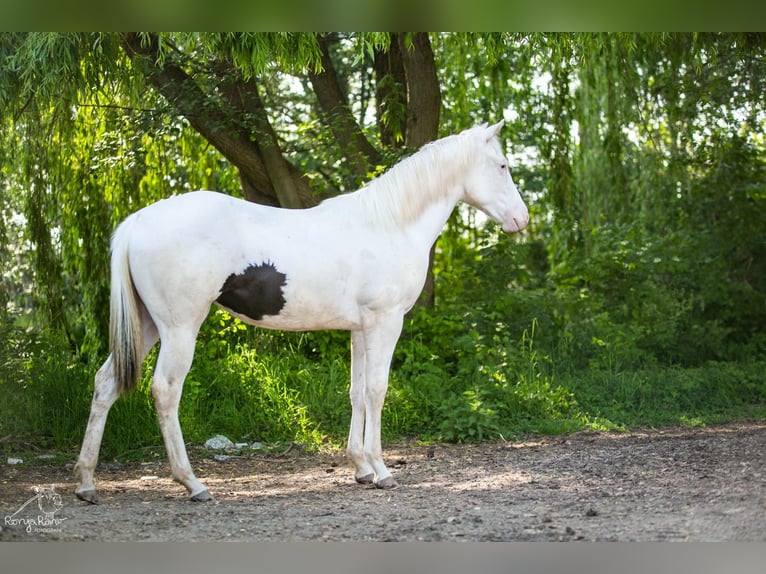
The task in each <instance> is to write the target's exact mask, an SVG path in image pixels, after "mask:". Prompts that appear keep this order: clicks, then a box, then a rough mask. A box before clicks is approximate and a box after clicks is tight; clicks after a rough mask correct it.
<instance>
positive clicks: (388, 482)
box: [375, 476, 399, 490]
mask: <svg viewBox="0 0 766 574" xmlns="http://www.w3.org/2000/svg"><path fill="white" fill-rule="evenodd" d="M375 486H377V487H378V488H383V489H385V490H388V489H389V488H396V487H397V486H399V483H398V482H396V479H395V478H394V477H393V476H387V477H386V478H384V479H383V480H379V481H378V482H376V483H375Z"/></svg>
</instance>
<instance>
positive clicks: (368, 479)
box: [355, 473, 374, 484]
mask: <svg viewBox="0 0 766 574" xmlns="http://www.w3.org/2000/svg"><path fill="white" fill-rule="evenodd" d="M373 478H374V475H373V474H372V473H370V474H365V475H364V476H357V477H355V480H356V481H357V482H358V483H359V484H372V480H373Z"/></svg>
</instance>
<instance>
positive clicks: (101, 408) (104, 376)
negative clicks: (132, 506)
mask: <svg viewBox="0 0 766 574" xmlns="http://www.w3.org/2000/svg"><path fill="white" fill-rule="evenodd" d="M119 396H120V392H119V390H118V389H117V381H116V380H115V378H114V372H113V368H112V356H111V355H109V358H107V360H106V362H105V363H104V364H103V365H102V366H101V368H100V369H99V370H98V372H97V373H96V382H95V385H94V389H93V400H92V401H91V407H90V418H89V419H88V427H87V429H86V430H85V436H84V437H83V441H82V448H81V449H80V457H79V458H78V459H77V465H76V466H75V472H76V473H78V474H79V475H80V484H79V485H78V486H77V488H76V489H75V491H74V493H75V494H76V495H77V498H79V499H80V500H84V501H86V502H90V503H91V504H95V503H96V502H97V501H98V499H97V497H96V486H95V484H94V483H93V471H94V470H95V468H96V462H97V461H98V451H99V449H100V447H101V438H102V437H103V435H104V426H105V425H106V417H107V415H108V414H109V409H110V408H111V407H112V405H113V404H114V402H115V401H116V400H117V397H119Z"/></svg>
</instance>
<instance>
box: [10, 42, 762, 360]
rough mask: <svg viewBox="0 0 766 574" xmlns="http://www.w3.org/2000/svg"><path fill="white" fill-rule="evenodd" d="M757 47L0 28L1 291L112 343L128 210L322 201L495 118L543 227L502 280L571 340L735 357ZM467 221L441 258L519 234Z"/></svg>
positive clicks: (467, 264)
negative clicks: (531, 295) (195, 202)
mask: <svg viewBox="0 0 766 574" xmlns="http://www.w3.org/2000/svg"><path fill="white" fill-rule="evenodd" d="M765 51H766V48H765V47H764V37H763V35H760V34H553V35H545V34H529V35H522V34H424V33H401V34H398V33H376V34H371V33H359V34H308V33H302V34H292V33H290V34H279V33H268V34H265V33H253V34H228V33H220V34H218V33H217V34H207V33H205V34H191V33H173V34H165V33H163V34H154V33H123V34H115V33H87V34H37V33H31V34H3V35H2V36H0V72H1V73H0V108H1V109H2V110H3V116H2V122H3V130H2V136H0V139H1V141H0V157H1V158H2V160H3V161H2V175H1V177H2V191H1V192H0V201H1V202H2V206H3V208H4V212H5V213H6V214H9V216H7V217H6V218H5V219H4V220H3V226H2V227H0V239H1V240H2V241H3V243H4V244H14V245H15V248H14V249H12V250H6V251H5V253H4V254H3V256H2V258H0V263H2V265H3V267H4V270H5V271H4V284H3V285H4V287H3V298H4V299H5V302H9V303H11V304H17V307H27V308H28V307H30V306H36V307H37V308H38V309H39V310H41V312H42V316H44V317H46V319H45V322H46V324H49V325H50V326H52V327H53V328H55V329H61V330H62V331H63V332H64V333H66V335H67V337H68V338H69V340H70V342H71V344H72V346H73V347H74V348H77V349H81V350H84V351H87V352H88V353H91V354H94V353H95V354H97V353H101V352H102V351H103V345H104V341H105V340H106V337H105V335H104V329H105V326H106V324H107V320H106V313H107V311H106V309H107V308H108V305H107V301H108V288H107V287H108V285H107V284H108V258H107V253H106V246H107V245H108V238H109V234H110V233H111V231H112V229H113V228H114V226H115V225H116V223H117V222H118V221H120V220H121V219H122V218H124V217H125V216H126V215H127V214H128V213H130V212H131V211H134V210H135V209H138V208H140V207H141V206H143V205H146V204H147V203H150V202H152V201H155V200H157V199H160V198H162V197H166V196H168V195H170V194H172V193H177V192H182V191H184V190H187V189H194V188H212V189H218V190H220V191H224V192H227V193H231V194H235V195H241V196H243V197H245V198H246V199H249V200H251V201H257V202H260V203H263V204H266V205H279V206H282V207H288V208H300V207H306V206H309V205H313V204H315V203H317V202H318V201H321V199H323V198H324V197H328V196H331V195H333V194H336V193H341V192H344V191H348V190H352V189H356V188H357V187H359V186H360V185H361V183H362V182H363V181H365V180H366V179H368V178H369V177H370V176H372V175H374V174H375V173H377V172H379V171H380V170H382V169H384V168H385V167H387V166H388V165H390V164H391V163H393V162H394V161H395V160H396V159H397V158H398V157H400V156H401V155H402V154H403V153H407V151H408V150H410V149H414V148H417V147H419V146H420V145H422V144H423V143H425V142H427V141H429V140H431V139H434V138H435V137H437V136H439V135H444V134H446V133H452V132H455V131H459V130H461V129H463V128H465V127H468V126H470V125H472V124H475V123H478V122H482V121H489V120H493V121H494V120H496V119H499V117H500V116H501V115H502V116H504V117H505V119H506V122H507V128H506V130H504V132H503V134H502V136H503V137H504V139H505V141H506V144H507V145H506V147H507V149H508V151H509V153H510V155H511V157H512V158H513V162H514V164H515V166H514V167H515V170H514V174H515V177H516V179H517V182H518V183H519V184H520V188H521V189H522V192H523V193H525V194H526V196H527V198H528V199H529V203H530V204H531V207H532V210H533V224H532V227H531V229H530V230H529V231H528V232H527V234H526V240H527V241H526V247H525V249H526V251H525V252H521V251H519V252H514V254H513V256H514V258H515V262H511V261H508V262H507V269H508V270H507V272H505V274H503V273H500V272H498V273H496V274H495V275H494V276H492V277H488V278H485V279H490V280H492V281H496V287H497V289H495V290H493V289H492V288H489V290H488V292H489V293H494V292H496V293H499V294H505V293H506V292H507V286H508V285H510V284H513V285H517V286H521V287H524V286H526V287H527V288H528V289H530V290H531V289H532V288H533V287H534V288H536V289H540V288H542V289H543V290H544V292H545V293H546V294H545V297H552V299H550V300H549V301H548V303H547V304H546V305H545V306H544V309H547V310H548V311H547V313H549V314H550V317H551V318H550V321H549V323H548V324H546V329H545V331H546V332H548V333H550V334H551V335H550V336H551V337H552V338H556V339H557V340H559V341H562V340H563V341H576V344H575V343H573V344H574V345H575V347H577V348H575V347H573V348H572V353H573V355H574V354H579V356H582V357H589V356H592V355H593V353H595V352H596V351H597V348H596V347H598V345H600V344H602V343H603V344H604V345H607V346H609V345H611V346H612V347H614V346H623V347H635V348H637V349H639V350H640V352H641V353H644V356H652V357H655V358H656V357H660V359H661V360H663V361H671V362H673V361H681V360H686V359H689V357H690V356H691V355H694V356H696V357H697V359H694V360H697V361H698V360H699V358H700V357H704V356H708V355H709V354H710V353H711V352H712V351H715V352H716V353H719V354H720V356H722V357H723V356H727V353H728V351H727V350H726V349H728V348H730V347H731V345H734V346H736V345H739V344H741V343H743V342H744V341H749V340H753V337H754V336H757V335H758V333H762V325H763V324H764V323H766V316H764V313H765V311H764V309H766V304H764V290H765V287H764V285H765V284H766V279H765V277H766V271H765V270H764V264H763V261H764V257H763V252H764V239H763V233H762V229H761V227H762V223H761V222H762V221H763V220H764V218H763V215H764V213H763V211H764V207H763V206H764V202H763V197H764V191H763V189H764V179H763V159H764V157H763V156H764V142H763V137H762V133H763V127H764V109H763V108H764V103H763V98H762V97H761V94H762V86H763V78H764V67H765V64H764V61H765V59H766V57H765V55H764V52H765ZM12 214H23V216H24V217H23V218H20V217H15V218H14V217H10V215H12ZM462 218H463V216H462V213H461V212H458V213H457V214H456V216H455V217H454V218H453V219H452V220H451V222H450V224H449V228H448V230H447V233H446V234H445V235H444V236H443V237H442V239H440V243H439V248H440V249H439V253H437V259H441V263H439V262H437V267H440V269H442V270H445V271H446V270H448V269H449V267H450V266H452V265H454V266H458V267H460V269H461V273H462V274H464V275H465V276H466V277H471V275H472V273H473V272H474V271H472V269H475V268H476V267H475V266H474V263H475V260H476V256H475V255H470V254H469V252H470V251H471V250H470V249H467V248H468V247H475V246H478V245H489V246H490V250H492V249H494V250H496V251H497V250H499V251H502V250H503V249H506V250H507V249H516V248H515V247H514V245H515V242H514V241H513V240H507V239H506V240H504V241H499V239H498V238H497V235H496V233H494V232H492V231H486V230H474V231H468V227H467V226H466V225H465V223H464V221H463V219H462ZM21 227H23V233H22V234H21V235H19V233H20V228H21ZM20 239H23V240H24V241H28V242H29V243H28V244H26V245H27V247H26V248H25V247H24V245H25V244H24V243H21V244H19V240H20ZM19 249H26V252H27V253H28V254H29V255H31V256H32V260H31V261H32V265H31V266H26V267H25V266H24V264H23V263H24V262H23V261H22V262H20V261H19V260H18V257H17V254H18V252H19ZM517 251H518V250H517ZM490 255H491V253H490ZM506 255H508V254H507V253H506ZM472 262H474V263H472ZM482 269H483V270H482V271H481V273H484V274H488V273H489V271H488V270H487V268H486V267H484V268H482ZM476 272H478V271H476ZM447 275H448V274H447ZM20 284H23V285H26V288H25V289H21V288H20V287H19V285H20ZM485 284H486V283H485ZM466 288H468V287H466ZM450 289H451V290H454V289H455V286H454V285H452V286H451V287H450ZM445 295H446V294H445ZM462 295H463V296H466V295H465V294H462ZM503 296H505V295H503ZM520 296H521V297H522V298H523V296H524V292H523V290H522V291H521V292H520ZM433 297H434V294H433V287H432V286H431V287H429V290H428V295H427V298H428V299H431V300H433ZM482 297H489V295H487V291H486V290H485V292H484V293H483V295H482ZM487 304H488V305H491V306H492V307H493V308H494V309H498V308H500V307H501V306H502V305H501V303H499V302H498V301H497V300H495V299H492V298H491V297H489V299H488V303H487ZM535 312H536V313H540V314H541V321H542V315H544V314H545V313H543V311H538V310H537V309H535ZM541 324H542V323H541ZM756 338H757V337H756ZM551 345H552V346H555V345H554V344H553V343H551ZM556 345H559V346H560V344H558V343H557V344H556ZM692 349H696V351H694V352H692ZM639 354H640V353H639ZM684 357H685V359H684ZM689 360H690V359H689Z"/></svg>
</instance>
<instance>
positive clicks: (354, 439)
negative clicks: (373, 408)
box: [346, 331, 375, 484]
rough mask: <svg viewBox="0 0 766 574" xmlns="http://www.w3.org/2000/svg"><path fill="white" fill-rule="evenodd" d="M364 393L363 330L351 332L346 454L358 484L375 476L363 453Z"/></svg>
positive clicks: (368, 482) (364, 482)
mask: <svg viewBox="0 0 766 574" xmlns="http://www.w3.org/2000/svg"><path fill="white" fill-rule="evenodd" d="M364 394H365V342H364V332H363V331H353V332H352V333H351V389H350V391H349V397H350V398H351V428H350V429H349V432H348V446H347V448H346V454H347V455H348V458H349V460H350V461H351V463H352V464H353V465H354V478H355V479H356V481H357V482H358V483H360V484H370V483H372V481H373V479H374V478H375V475H374V472H373V468H372V466H370V464H369V463H368V462H367V459H366V458H365V455H364V418H365V415H364V410H365V403H364Z"/></svg>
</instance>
